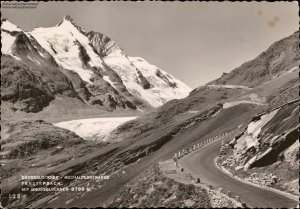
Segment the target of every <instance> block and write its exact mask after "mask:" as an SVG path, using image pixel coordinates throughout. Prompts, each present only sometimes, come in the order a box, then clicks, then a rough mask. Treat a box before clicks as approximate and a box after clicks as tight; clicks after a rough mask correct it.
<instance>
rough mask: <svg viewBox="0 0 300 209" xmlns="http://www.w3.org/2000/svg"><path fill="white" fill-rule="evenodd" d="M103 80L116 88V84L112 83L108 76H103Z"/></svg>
mask: <svg viewBox="0 0 300 209" xmlns="http://www.w3.org/2000/svg"><path fill="white" fill-rule="evenodd" d="M103 80H105V81H106V82H107V83H109V84H110V85H111V86H112V87H114V88H115V89H117V88H116V86H115V85H114V82H112V81H111V80H110V78H109V76H103Z"/></svg>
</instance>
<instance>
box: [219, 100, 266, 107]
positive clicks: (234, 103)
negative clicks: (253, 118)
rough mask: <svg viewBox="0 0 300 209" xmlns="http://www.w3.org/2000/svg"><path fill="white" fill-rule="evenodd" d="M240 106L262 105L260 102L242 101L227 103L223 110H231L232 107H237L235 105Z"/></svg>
mask: <svg viewBox="0 0 300 209" xmlns="http://www.w3.org/2000/svg"><path fill="white" fill-rule="evenodd" d="M239 104H255V105H262V104H261V103H259V102H254V101H249V100H240V101H232V102H225V103H224V104H223V108H224V109H226V108H229V107H232V106H235V105H239Z"/></svg>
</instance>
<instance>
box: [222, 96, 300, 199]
mask: <svg viewBox="0 0 300 209" xmlns="http://www.w3.org/2000/svg"><path fill="white" fill-rule="evenodd" d="M298 119H299V99H298V100H295V101H293V102H290V103H288V104H285V105H283V106H281V107H279V108H276V109H271V110H268V111H267V112H264V113H262V114H259V115H257V116H255V117H253V118H252V119H251V120H250V121H249V123H245V125H244V126H243V127H241V130H240V133H238V134H237V135H236V136H235V137H234V138H233V139H231V140H230V141H227V142H224V143H223V145H222V147H221V152H220V156H221V157H220V164H221V165H223V166H225V167H227V168H228V169H230V170H231V171H232V172H234V173H235V174H236V175H241V176H242V177H243V178H246V179H247V180H249V181H251V182H254V183H257V184H260V185H264V186H272V187H275V188H279V189H281V190H285V191H288V192H291V193H293V194H299V187H296V186H297V185H299V184H298V183H297V185H296V184H295V183H296V181H297V179H298V178H299V176H298V174H299V141H298V139H299V120H298ZM292 182H294V183H292ZM288 185H292V186H288Z"/></svg>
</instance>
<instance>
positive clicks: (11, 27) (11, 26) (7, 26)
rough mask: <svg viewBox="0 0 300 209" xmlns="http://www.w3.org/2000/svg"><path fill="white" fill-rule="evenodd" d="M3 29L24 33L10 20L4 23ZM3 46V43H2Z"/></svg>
mask: <svg viewBox="0 0 300 209" xmlns="http://www.w3.org/2000/svg"><path fill="white" fill-rule="evenodd" d="M1 29H4V30H7V31H10V32H13V31H22V30H21V29H20V28H19V27H18V26H16V25H14V24H12V23H11V22H9V21H8V20H5V21H3V22H2V25H1ZM2 44H3V42H2Z"/></svg>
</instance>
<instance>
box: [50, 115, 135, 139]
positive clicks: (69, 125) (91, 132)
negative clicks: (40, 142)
mask: <svg viewBox="0 0 300 209" xmlns="http://www.w3.org/2000/svg"><path fill="white" fill-rule="evenodd" d="M135 118H136V117H115V118H114V117H112V118H91V119H80V120H71V121H65V122H60V123H55V124H53V125H55V126H57V127H60V128H64V129H67V130H69V131H73V132H75V133H76V134H77V135H78V136H80V137H82V138H83V139H86V140H101V141H105V137H106V136H107V135H108V134H109V133H110V132H111V131H113V130H114V129H115V128H117V127H118V126H119V125H121V124H123V123H125V122H127V121H129V120H133V119H135Z"/></svg>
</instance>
